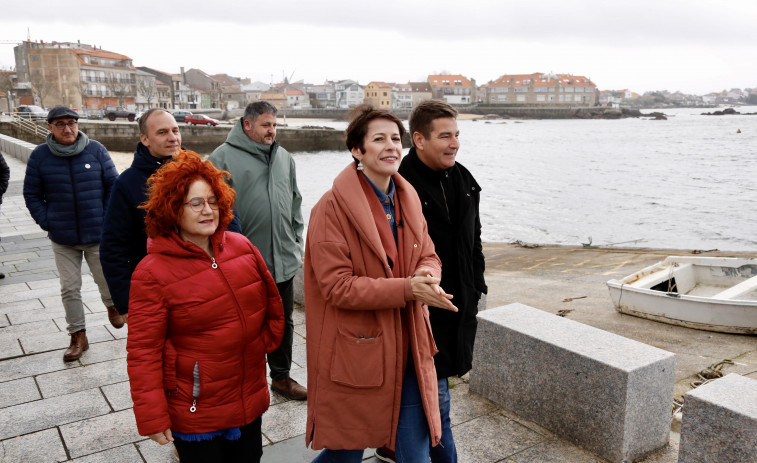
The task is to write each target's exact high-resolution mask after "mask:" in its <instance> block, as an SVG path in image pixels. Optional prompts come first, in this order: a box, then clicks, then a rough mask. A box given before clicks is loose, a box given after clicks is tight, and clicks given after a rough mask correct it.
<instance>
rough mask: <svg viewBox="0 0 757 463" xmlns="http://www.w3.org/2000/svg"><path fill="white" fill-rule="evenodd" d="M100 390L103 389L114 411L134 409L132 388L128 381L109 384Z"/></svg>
mask: <svg viewBox="0 0 757 463" xmlns="http://www.w3.org/2000/svg"><path fill="white" fill-rule="evenodd" d="M100 389H102V391H103V394H105V398H106V399H107V400H108V402H110V406H111V407H113V410H115V411H119V410H126V409H127V408H132V407H133V406H134V402H132V400H131V388H130V386H129V382H128V381H123V382H121V383H116V384H109V385H107V386H103V387H101V388H100Z"/></svg>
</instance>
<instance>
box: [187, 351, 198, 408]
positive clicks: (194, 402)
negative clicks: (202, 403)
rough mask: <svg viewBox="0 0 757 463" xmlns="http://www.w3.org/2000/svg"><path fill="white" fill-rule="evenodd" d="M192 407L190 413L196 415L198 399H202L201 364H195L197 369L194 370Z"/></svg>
mask: <svg viewBox="0 0 757 463" xmlns="http://www.w3.org/2000/svg"><path fill="white" fill-rule="evenodd" d="M192 379H193V380H194V382H193V384H192V406H191V407H189V412H190V413H194V412H196V411H197V399H198V398H199V397H200V362H195V367H194V368H193V369H192Z"/></svg>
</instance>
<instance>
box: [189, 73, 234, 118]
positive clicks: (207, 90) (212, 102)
mask: <svg viewBox="0 0 757 463" xmlns="http://www.w3.org/2000/svg"><path fill="white" fill-rule="evenodd" d="M183 77H184V83H186V85H187V86H188V87H190V88H193V89H196V90H200V91H201V92H202V93H201V101H202V103H201V107H202V108H204V109H208V108H221V107H222V106H223V101H224V98H223V97H224V95H223V90H222V84H221V82H219V81H218V80H216V79H214V78H213V77H211V76H210V75H208V74H207V73H206V72H205V71H202V70H200V69H195V68H191V69H189V70H187V71H185V72H184V73H183ZM240 91H241V89H240ZM244 98H245V100H246V96H245V97H244Z"/></svg>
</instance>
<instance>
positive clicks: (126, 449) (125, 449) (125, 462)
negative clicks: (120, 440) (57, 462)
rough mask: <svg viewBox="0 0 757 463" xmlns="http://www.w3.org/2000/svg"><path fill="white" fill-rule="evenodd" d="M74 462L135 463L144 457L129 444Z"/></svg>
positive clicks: (77, 459)
mask: <svg viewBox="0 0 757 463" xmlns="http://www.w3.org/2000/svg"><path fill="white" fill-rule="evenodd" d="M73 461H75V462H76V463H133V462H135V461H142V457H141V456H140V455H139V452H138V451H137V448H136V447H135V446H134V444H127V445H122V446H120V447H116V448H114V449H108V450H105V451H102V452H98V453H94V454H92V455H87V456H86V457H81V458H75V459H74V460H73ZM164 461H168V460H164Z"/></svg>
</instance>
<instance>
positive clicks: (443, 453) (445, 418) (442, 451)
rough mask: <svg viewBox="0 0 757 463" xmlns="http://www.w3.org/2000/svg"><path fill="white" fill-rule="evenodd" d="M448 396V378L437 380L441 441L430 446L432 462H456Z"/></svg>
mask: <svg viewBox="0 0 757 463" xmlns="http://www.w3.org/2000/svg"><path fill="white" fill-rule="evenodd" d="M449 409H450V397H449V379H448V378H442V379H440V380H439V414H440V415H441V418H442V441H441V443H440V444H439V445H437V446H436V447H431V450H430V451H429V455H431V462H432V463H457V449H456V448H455V439H454V437H453V436H452V427H451V426H450V419H449Z"/></svg>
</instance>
